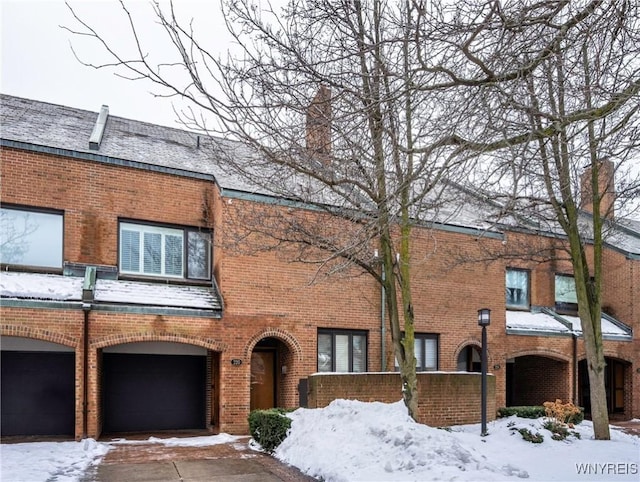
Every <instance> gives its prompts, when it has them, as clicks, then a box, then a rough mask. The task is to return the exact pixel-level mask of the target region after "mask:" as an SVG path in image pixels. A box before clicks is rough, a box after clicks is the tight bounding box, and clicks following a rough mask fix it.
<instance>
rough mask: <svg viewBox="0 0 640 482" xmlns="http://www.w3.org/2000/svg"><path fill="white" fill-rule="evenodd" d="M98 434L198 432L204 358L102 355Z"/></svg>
mask: <svg viewBox="0 0 640 482" xmlns="http://www.w3.org/2000/svg"><path fill="white" fill-rule="evenodd" d="M102 366H103V385H102V387H103V432H105V433H108V432H111V433H113V432H148V431H155V430H184V429H201V428H205V426H206V425H205V424H206V410H205V406H206V391H205V380H206V367H207V359H206V356H193V355H157V354H130V353H104V354H103V365H102Z"/></svg>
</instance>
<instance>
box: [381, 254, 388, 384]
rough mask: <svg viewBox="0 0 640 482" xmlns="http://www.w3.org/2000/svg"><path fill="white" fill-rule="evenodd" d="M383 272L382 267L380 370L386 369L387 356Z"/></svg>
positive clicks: (384, 370)
mask: <svg viewBox="0 0 640 482" xmlns="http://www.w3.org/2000/svg"><path fill="white" fill-rule="evenodd" d="M385 276H386V275H385V272H384V267H383V269H382V283H380V351H381V354H380V356H381V357H382V360H381V361H382V363H381V371H383V372H386V371H387V356H386V351H387V344H386V338H387V323H386V319H385V318H386V315H385V309H384V308H385V306H386V305H385V303H386V301H385V298H386V293H385V288H384V282H385V279H386V278H385Z"/></svg>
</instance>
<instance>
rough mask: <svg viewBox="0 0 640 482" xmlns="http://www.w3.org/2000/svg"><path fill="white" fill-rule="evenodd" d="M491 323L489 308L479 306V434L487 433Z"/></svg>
mask: <svg viewBox="0 0 640 482" xmlns="http://www.w3.org/2000/svg"><path fill="white" fill-rule="evenodd" d="M490 324H491V310H490V309H489V308H481V309H479V310H478V325H480V326H481V327H482V387H481V392H482V393H481V395H482V398H481V402H480V403H481V407H480V417H481V419H482V420H481V422H482V423H481V429H480V435H482V436H483V437H484V436H485V435H487V326H489V325H490Z"/></svg>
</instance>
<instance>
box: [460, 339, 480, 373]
mask: <svg viewBox="0 0 640 482" xmlns="http://www.w3.org/2000/svg"><path fill="white" fill-rule="evenodd" d="M457 366H458V371H459V372H478V373H480V371H482V355H481V353H480V347H479V346H476V345H467V346H465V347H464V348H463V349H462V350H460V353H459V354H458V360H457Z"/></svg>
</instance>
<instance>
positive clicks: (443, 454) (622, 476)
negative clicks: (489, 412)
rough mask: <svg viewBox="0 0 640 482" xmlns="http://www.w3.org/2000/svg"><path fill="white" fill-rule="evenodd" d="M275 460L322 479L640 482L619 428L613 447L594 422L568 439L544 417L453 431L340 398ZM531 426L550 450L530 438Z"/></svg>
mask: <svg viewBox="0 0 640 482" xmlns="http://www.w3.org/2000/svg"><path fill="white" fill-rule="evenodd" d="M289 416H290V417H291V419H292V424H291V430H290V434H289V436H288V437H287V438H286V439H285V440H284V442H283V443H282V444H281V445H280V447H278V448H277V449H276V452H275V456H276V457H277V458H278V459H280V460H281V461H283V462H285V463H288V464H290V465H294V466H296V467H298V468H299V469H300V470H302V471H303V472H305V473H306V474H308V475H311V476H313V477H316V478H319V479H321V480H326V481H333V482H341V481H358V480H370V481H387V480H393V481H409V480H412V481H432V480H460V481H464V480H466V481H481V480H496V481H497V480H520V479H527V480H528V481H553V480H557V481H566V480H580V481H591V480H616V481H623V480H624V481H626V480H638V474H639V473H640V472H639V470H640V467H639V466H638V465H639V457H638V454H639V453H640V438H638V437H634V436H631V435H627V434H625V433H622V432H619V431H617V430H616V429H614V428H613V427H612V431H611V441H596V440H593V439H592V438H593V426H592V424H591V422H588V421H586V422H583V423H582V424H580V425H577V426H576V427H575V428H574V429H572V431H573V432H577V433H578V434H579V437H580V438H578V437H576V436H574V435H571V436H569V437H568V438H567V439H566V440H564V441H555V440H552V439H551V435H552V434H551V432H549V431H548V430H546V429H544V428H543V427H542V424H543V422H544V420H543V419H537V420H529V419H522V418H518V417H509V418H506V419H499V420H496V421H495V422H490V423H489V424H488V431H489V435H488V436H486V437H481V436H480V424H474V425H462V426H457V427H452V428H451V429H448V430H443V429H437V428H433V427H428V426H426V425H421V424H417V423H415V422H414V421H413V420H412V419H411V418H410V417H409V416H408V415H407V410H406V408H405V406H404V404H403V403H402V402H397V403H393V404H384V403H377V402H373V403H363V402H358V401H347V400H336V401H334V402H332V403H331V404H330V405H329V406H328V407H326V408H322V409H312V410H310V409H298V410H296V411H295V412H292V413H290V414H289ZM519 428H528V429H529V430H530V431H531V432H532V433H534V434H535V433H536V432H539V433H540V434H542V435H543V436H544V442H543V443H542V444H533V443H530V442H527V441H525V440H523V439H522V436H521V434H520V433H519V432H518V431H517V429H519Z"/></svg>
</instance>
